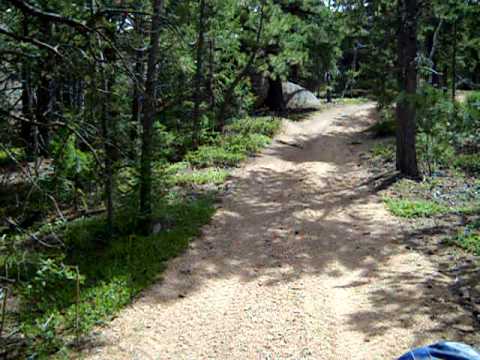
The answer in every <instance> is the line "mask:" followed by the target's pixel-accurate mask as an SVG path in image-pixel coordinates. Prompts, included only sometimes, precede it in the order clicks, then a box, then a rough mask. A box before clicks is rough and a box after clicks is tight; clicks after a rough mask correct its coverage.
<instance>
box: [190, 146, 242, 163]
mask: <svg viewBox="0 0 480 360" xmlns="http://www.w3.org/2000/svg"><path fill="white" fill-rule="evenodd" d="M245 158H246V155H245V154H244V153H242V152H231V151H229V150H228V149H226V148H224V147H220V146H200V147H199V148H198V149H197V150H195V151H193V152H189V153H188V154H187V155H186V156H185V160H186V161H188V162H189V163H190V164H192V166H194V167H196V168H206V167H232V166H236V165H238V163H240V162H241V161H242V160H244V159H245Z"/></svg>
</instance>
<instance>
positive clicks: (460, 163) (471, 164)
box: [453, 154, 480, 175]
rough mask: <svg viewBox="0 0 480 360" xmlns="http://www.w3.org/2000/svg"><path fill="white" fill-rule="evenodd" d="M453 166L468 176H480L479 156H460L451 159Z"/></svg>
mask: <svg viewBox="0 0 480 360" xmlns="http://www.w3.org/2000/svg"><path fill="white" fill-rule="evenodd" d="M453 165H454V166H455V167H457V168H459V169H461V170H463V171H465V172H467V173H469V174H477V175H478V174H480V154H460V155H458V156H456V157H455V158H454V159H453Z"/></svg>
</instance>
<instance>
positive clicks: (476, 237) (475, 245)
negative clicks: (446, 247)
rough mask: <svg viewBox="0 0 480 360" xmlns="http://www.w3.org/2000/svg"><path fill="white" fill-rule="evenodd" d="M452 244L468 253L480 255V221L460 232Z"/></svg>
mask: <svg viewBox="0 0 480 360" xmlns="http://www.w3.org/2000/svg"><path fill="white" fill-rule="evenodd" d="M450 243H452V244H453V245H456V246H459V247H461V248H463V249H465V250H466V251H468V252H471V253H474V254H475V255H480V220H478V219H477V220H476V221H473V222H472V223H471V224H469V225H467V226H465V227H462V228H461V229H459V230H458V232H457V235H456V236H454V237H453V239H451V241H450Z"/></svg>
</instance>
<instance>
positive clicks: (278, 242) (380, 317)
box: [84, 104, 446, 360]
mask: <svg viewBox="0 0 480 360" xmlns="http://www.w3.org/2000/svg"><path fill="white" fill-rule="evenodd" d="M373 111H374V106H373V104H363V105H344V106H338V107H335V108H332V109H329V110H326V111H324V112H322V113H317V114H315V115H313V116H311V117H310V118H309V119H308V120H306V121H303V122H301V123H293V122H287V123H286V124H285V126H284V131H283V133H282V134H281V135H279V136H278V137H277V139H276V140H275V141H274V143H273V144H272V145H271V146H270V147H269V148H268V149H266V150H265V151H264V152H263V153H262V154H260V155H259V156H257V157H256V158H253V159H251V160H250V161H248V162H247V163H246V164H245V165H244V166H243V167H242V168H240V169H238V170H237V171H236V172H235V173H234V176H233V179H232V180H231V182H232V185H233V188H232V189H233V190H232V191H230V192H229V193H227V194H226V195H225V196H224V198H223V201H222V205H221V207H220V209H219V210H218V211H217V213H216V215H215V216H214V218H213V220H212V222H211V224H210V225H208V226H207V227H205V228H204V230H203V233H202V236H201V237H200V238H199V239H197V240H196V241H195V242H193V243H192V244H191V246H190V248H189V249H188V251H187V252H186V253H185V254H184V255H182V256H180V257H178V258H176V259H174V260H173V261H171V263H170V264H169V267H168V270H167V271H166V272H165V274H164V278H163V280H162V281H161V282H159V283H157V284H155V285H154V286H152V287H151V288H149V289H148V290H146V291H145V292H144V293H143V294H142V295H141V296H140V297H139V299H137V300H136V301H135V302H134V303H133V304H132V305H131V306H129V307H127V308H126V309H125V310H124V311H122V312H121V313H120V314H119V316H118V317H117V318H116V319H115V320H114V321H113V322H112V323H111V324H109V325H108V326H107V327H106V328H104V329H101V330H100V333H99V334H98V335H97V341H98V342H97V346H96V347H94V348H92V349H90V350H88V351H87V352H86V353H85V354H84V355H85V357H86V358H91V359H325V360H335V359H338V360H340V359H342V360H348V359H350V360H355V359H358V360H360V359H363V360H372V359H395V358H396V357H398V356H400V355H401V354H402V353H403V352H405V351H406V350H408V349H409V348H411V347H413V346H417V345H420V344H426V343H429V342H431V341H435V340H438V339H439V338H441V337H442V336H444V335H446V333H445V332H444V330H442V328H441V324H439V323H437V321H436V320H435V318H434V317H432V316H431V312H430V309H429V302H427V301H425V293H426V292H428V289H427V287H426V281H425V279H428V278H429V277H431V276H435V274H436V269H435V266H434V264H432V263H431V262H430V261H429V259H428V257H426V256H425V255H422V254H421V253H420V252H415V251H409V250H408V247H406V246H405V243H404V242H403V241H404V240H403V239H404V236H403V233H404V229H403V226H402V224H401V223H400V222H399V221H397V220H395V219H393V218H392V217H391V216H390V215H389V214H388V213H387V211H386V210H385V208H384V205H383V204H382V201H381V199H380V198H379V196H378V195H376V194H374V193H372V191H371V190H369V187H368V186H367V185H366V180H367V179H368V178H369V176H370V175H369V174H368V172H367V170H366V169H365V167H363V166H362V165H361V162H360V159H361V153H362V151H365V150H366V149H365V148H363V149H362V144H358V143H356V142H355V139H358V136H359V134H361V132H362V131H363V130H364V129H365V128H366V127H367V126H369V124H371V121H372V120H371V115H372V113H373Z"/></svg>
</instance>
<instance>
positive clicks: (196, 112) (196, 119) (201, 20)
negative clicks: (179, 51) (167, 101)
mask: <svg viewBox="0 0 480 360" xmlns="http://www.w3.org/2000/svg"><path fill="white" fill-rule="evenodd" d="M199 7H200V12H199V16H198V29H197V31H198V40H197V61H196V70H195V87H194V90H193V91H194V94H193V103H194V106H193V114H192V122H193V130H192V145H193V148H197V147H198V137H199V136H198V132H199V127H200V103H201V101H202V96H201V88H202V80H203V76H202V72H203V53H204V44H205V28H206V26H205V7H206V4H205V0H200V4H199Z"/></svg>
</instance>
